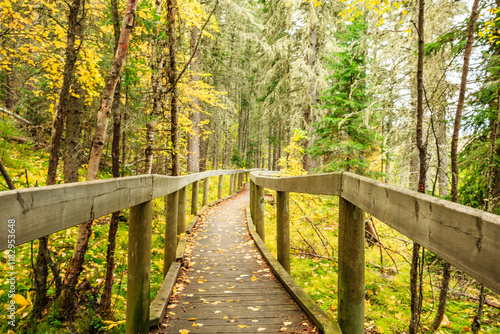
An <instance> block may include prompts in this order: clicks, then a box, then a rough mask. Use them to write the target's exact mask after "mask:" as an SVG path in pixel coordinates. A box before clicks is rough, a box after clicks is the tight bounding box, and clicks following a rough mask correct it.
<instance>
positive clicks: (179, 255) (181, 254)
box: [175, 237, 187, 263]
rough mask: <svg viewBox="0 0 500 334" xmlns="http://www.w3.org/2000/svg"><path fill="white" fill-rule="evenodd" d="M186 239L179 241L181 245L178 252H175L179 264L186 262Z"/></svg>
mask: <svg viewBox="0 0 500 334" xmlns="http://www.w3.org/2000/svg"><path fill="white" fill-rule="evenodd" d="M186 241H187V239H186V237H181V238H180V239H179V243H178V244H177V250H176V252H175V254H176V255H175V261H177V262H179V261H180V262H181V263H183V262H184V251H185V250H186Z"/></svg>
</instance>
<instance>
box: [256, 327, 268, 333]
mask: <svg viewBox="0 0 500 334" xmlns="http://www.w3.org/2000/svg"><path fill="white" fill-rule="evenodd" d="M257 330H258V331H259V332H262V331H265V330H266V328H265V327H260V328H259V329H257Z"/></svg>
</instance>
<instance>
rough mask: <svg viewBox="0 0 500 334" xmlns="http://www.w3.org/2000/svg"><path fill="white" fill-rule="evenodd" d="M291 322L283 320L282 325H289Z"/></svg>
mask: <svg viewBox="0 0 500 334" xmlns="http://www.w3.org/2000/svg"><path fill="white" fill-rule="evenodd" d="M291 324H292V322H291V321H285V322H283V325H284V326H290V325H291Z"/></svg>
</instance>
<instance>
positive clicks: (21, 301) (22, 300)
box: [14, 294, 28, 306]
mask: <svg viewBox="0 0 500 334" xmlns="http://www.w3.org/2000/svg"><path fill="white" fill-rule="evenodd" d="M14 300H15V301H16V303H17V304H19V305H21V306H28V302H27V301H26V299H25V298H24V297H23V296H21V295H18V294H16V295H15V296H14Z"/></svg>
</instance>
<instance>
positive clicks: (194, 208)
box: [191, 181, 200, 216]
mask: <svg viewBox="0 0 500 334" xmlns="http://www.w3.org/2000/svg"><path fill="white" fill-rule="evenodd" d="M191 190H192V194H191V214H192V215H195V216H196V215H197V214H198V193H199V192H200V181H195V182H193V183H192V188H191Z"/></svg>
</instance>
